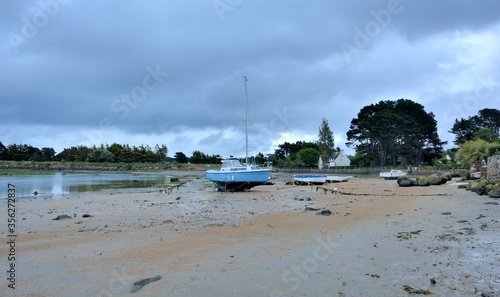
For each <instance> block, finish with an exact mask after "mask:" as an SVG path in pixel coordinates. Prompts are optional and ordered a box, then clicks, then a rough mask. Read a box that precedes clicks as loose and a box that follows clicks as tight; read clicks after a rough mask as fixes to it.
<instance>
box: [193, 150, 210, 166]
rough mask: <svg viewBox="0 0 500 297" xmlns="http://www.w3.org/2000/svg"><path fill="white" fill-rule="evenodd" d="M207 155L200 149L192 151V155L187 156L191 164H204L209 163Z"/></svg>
mask: <svg viewBox="0 0 500 297" xmlns="http://www.w3.org/2000/svg"><path fill="white" fill-rule="evenodd" d="M208 159H209V158H208V156H207V155H206V154H204V153H202V152H200V151H194V152H193V155H192V156H191V157H190V158H189V161H190V162H191V163H193V164H205V163H209V161H208Z"/></svg>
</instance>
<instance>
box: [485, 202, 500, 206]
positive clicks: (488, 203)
mask: <svg viewBox="0 0 500 297" xmlns="http://www.w3.org/2000/svg"><path fill="white" fill-rule="evenodd" d="M483 204H486V205H498V202H485V203H483Z"/></svg>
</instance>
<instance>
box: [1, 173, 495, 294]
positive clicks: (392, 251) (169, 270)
mask: <svg viewBox="0 0 500 297" xmlns="http://www.w3.org/2000/svg"><path fill="white" fill-rule="evenodd" d="M190 174H192V173H190ZM199 175H200V176H199V177H198V178H195V179H193V180H192V181H190V182H189V183H187V184H186V185H185V186H181V187H179V188H178V189H174V190H173V191H172V192H171V193H160V192H158V191H152V192H144V193H118V192H117V193H112V194H109V193H108V194H105V195H103V194H96V195H90V196H85V197H80V198H78V199H76V198H75V199H65V200H49V199H45V200H32V201H21V202H18V203H17V212H18V214H17V218H18V220H19V221H18V225H17V226H18V227H17V234H18V236H17V245H16V254H17V257H16V268H17V270H16V284H15V287H16V289H15V290H12V289H9V288H8V284H9V282H8V281H7V280H6V278H5V277H4V278H2V280H1V281H0V284H1V289H0V293H1V294H0V295H1V296H408V295H409V293H414V294H424V293H429V292H432V294H433V295H434V296H481V294H488V295H484V296H500V281H499V280H498V275H500V254H499V247H500V236H499V234H500V233H499V231H500V230H499V227H500V223H499V220H500V206H498V205H497V204H495V203H488V202H497V200H495V199H492V198H489V197H487V196H479V195H477V194H475V193H471V192H468V191H465V190H463V189H458V187H457V184H456V183H455V181H451V182H448V183H447V184H445V185H440V186H430V187H411V188H400V187H398V186H397V183H396V182H395V181H384V180H382V179H377V178H355V179H352V180H349V181H348V182H342V183H334V184H328V185H325V186H319V187H318V186H294V185H286V184H285V183H284V182H282V180H279V181H276V183H275V185H269V186H259V187H255V188H253V189H252V190H251V191H250V192H246V193H221V192H213V191H211V189H210V188H209V187H207V185H206V180H204V178H203V177H202V176H203V173H200V174H199ZM334 187H336V190H337V193H336V192H335V191H333V188H334ZM328 211H329V212H328ZM6 214H7V213H6V212H3V213H2V220H6ZM62 215H66V216H69V218H67V217H66V218H63V219H60V220H54V219H55V218H56V217H58V216H62ZM4 229H6V228H4ZM0 233H1V235H2V237H3V238H4V241H6V235H7V230H1V232H0ZM8 253H9V250H8V247H7V246H6V245H2V247H1V248H0V257H1V259H0V261H1V262H0V263H1V264H2V265H1V267H2V269H3V268H6V267H7V265H8V263H7V257H8ZM412 290H413V291H412Z"/></svg>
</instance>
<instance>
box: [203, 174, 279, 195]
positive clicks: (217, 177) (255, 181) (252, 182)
mask: <svg viewBox="0 0 500 297" xmlns="http://www.w3.org/2000/svg"><path fill="white" fill-rule="evenodd" d="M205 175H206V178H207V179H208V180H210V181H213V182H214V183H215V184H216V185H217V190H219V191H248V190H249V189H251V188H253V187H255V186H261V185H264V184H266V183H267V181H268V180H269V177H270V176H271V169H254V170H238V171H220V170H207V171H206V173H205Z"/></svg>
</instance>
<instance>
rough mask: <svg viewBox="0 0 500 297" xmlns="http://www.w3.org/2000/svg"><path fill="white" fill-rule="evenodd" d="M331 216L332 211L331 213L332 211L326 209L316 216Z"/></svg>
mask: <svg viewBox="0 0 500 297" xmlns="http://www.w3.org/2000/svg"><path fill="white" fill-rule="evenodd" d="M331 214H332V211H331V210H329V209H324V210H322V211H320V212H318V213H317V214H316V215H318V216H329V215H331Z"/></svg>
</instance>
